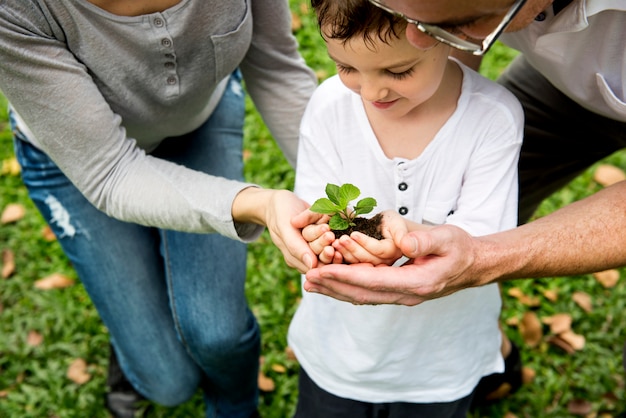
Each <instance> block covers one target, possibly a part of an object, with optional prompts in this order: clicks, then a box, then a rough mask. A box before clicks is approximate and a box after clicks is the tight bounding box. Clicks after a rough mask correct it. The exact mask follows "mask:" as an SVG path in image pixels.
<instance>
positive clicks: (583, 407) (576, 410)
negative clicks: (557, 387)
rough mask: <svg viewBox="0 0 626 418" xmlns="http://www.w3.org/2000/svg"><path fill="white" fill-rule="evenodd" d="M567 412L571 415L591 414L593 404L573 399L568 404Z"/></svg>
mask: <svg viewBox="0 0 626 418" xmlns="http://www.w3.org/2000/svg"><path fill="white" fill-rule="evenodd" d="M567 410H568V412H569V413H570V414H574V415H587V414H590V413H591V411H592V410H593V408H592V407H591V402H589V401H587V400H584V399H572V400H571V401H569V402H568V403H567Z"/></svg>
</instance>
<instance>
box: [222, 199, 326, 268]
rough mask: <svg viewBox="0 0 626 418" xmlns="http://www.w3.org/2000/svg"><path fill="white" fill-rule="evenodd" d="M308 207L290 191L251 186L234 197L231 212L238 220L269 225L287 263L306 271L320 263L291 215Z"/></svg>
mask: <svg viewBox="0 0 626 418" xmlns="http://www.w3.org/2000/svg"><path fill="white" fill-rule="evenodd" d="M308 207H309V205H308V203H306V202H305V201H304V200H302V199H300V198H299V197H297V196H296V195H295V194H294V193H292V192H290V191H288V190H273V189H261V188H258V187H248V188H246V189H244V190H242V191H241V192H239V194H238V195H237V197H235V200H234V201H233V206H232V215H233V219H234V220H235V221H237V222H252V223H256V224H259V225H264V226H266V227H267V230H268V232H269V234H270V237H271V238H272V241H273V242H274V244H275V245H276V246H277V247H278V248H279V249H280V251H281V252H282V253H283V257H284V259H285V262H286V263H287V265H288V266H289V267H292V268H295V269H297V270H298V271H299V272H301V273H305V272H307V271H308V270H309V269H311V268H313V267H316V266H317V255H316V254H315V253H314V252H313V250H312V249H311V248H310V247H309V244H308V243H307V242H306V241H305V240H304V238H303V237H302V231H301V228H299V227H297V226H294V225H292V223H291V218H293V217H294V216H296V215H298V214H300V213H302V212H304V211H305V210H306V209H308Z"/></svg>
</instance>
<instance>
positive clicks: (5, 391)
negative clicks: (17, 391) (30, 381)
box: [0, 390, 9, 399]
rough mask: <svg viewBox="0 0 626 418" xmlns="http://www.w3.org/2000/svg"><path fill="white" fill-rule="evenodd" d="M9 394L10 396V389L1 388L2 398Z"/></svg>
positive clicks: (0, 397) (0, 396) (0, 395)
mask: <svg viewBox="0 0 626 418" xmlns="http://www.w3.org/2000/svg"><path fill="white" fill-rule="evenodd" d="M7 396H9V391H8V390H0V399H2V398H6V397H7Z"/></svg>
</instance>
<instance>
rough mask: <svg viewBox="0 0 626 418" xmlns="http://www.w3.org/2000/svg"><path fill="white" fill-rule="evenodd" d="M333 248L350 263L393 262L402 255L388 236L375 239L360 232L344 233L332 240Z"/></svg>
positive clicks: (388, 263) (375, 263)
mask: <svg viewBox="0 0 626 418" xmlns="http://www.w3.org/2000/svg"><path fill="white" fill-rule="evenodd" d="M333 248H334V249H335V250H336V251H337V252H338V253H340V254H341V255H342V257H343V259H344V260H345V261H346V262H347V263H350V264H356V263H370V264H373V265H378V264H387V265H391V264H393V263H394V262H395V261H396V260H397V259H398V258H400V257H401V256H402V252H401V251H400V249H399V248H397V247H396V245H395V244H394V242H393V240H392V239H391V237H390V236H387V237H384V238H383V239H382V240H377V239H376V238H372V237H370V236H368V235H366V234H363V233H361V232H353V233H352V234H350V236H347V235H344V236H342V237H341V238H339V239H338V240H335V242H333Z"/></svg>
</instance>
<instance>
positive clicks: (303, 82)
mask: <svg viewBox="0 0 626 418" xmlns="http://www.w3.org/2000/svg"><path fill="white" fill-rule="evenodd" d="M252 14H253V21H254V27H253V36H252V43H251V45H250V49H249V50H248V53H247V55H246V58H245V59H244V61H243V62H242V63H241V66H240V67H241V71H242V74H243V77H244V80H245V82H246V90H247V91H248V92H249V94H250V97H251V98H252V101H253V102H254V104H255V106H256V108H257V109H258V110H259V113H260V114H261V117H262V118H263V120H264V122H265V123H266V124H267V126H268V128H269V129H270V132H271V133H272V135H273V136H274V138H275V139H276V141H277V143H278V145H279V146H280V148H281V150H282V151H283V154H284V155H285V157H286V158H287V161H289V163H290V164H291V165H292V166H295V163H296V151H297V146H298V145H297V144H298V127H299V124H300V119H301V116H302V113H303V112H304V109H305V107H306V105H307V103H308V100H309V98H310V96H311V94H312V93H313V90H314V89H315V87H316V86H317V80H316V77H315V74H314V73H313V71H312V70H311V69H310V68H308V67H307V65H306V64H305V62H304V60H303V58H302V57H301V56H300V54H299V53H298V44H297V41H296V39H295V37H294V36H293V34H292V32H291V13H290V10H289V7H288V2H287V1H286V0H252Z"/></svg>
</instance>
